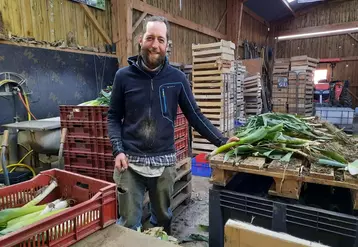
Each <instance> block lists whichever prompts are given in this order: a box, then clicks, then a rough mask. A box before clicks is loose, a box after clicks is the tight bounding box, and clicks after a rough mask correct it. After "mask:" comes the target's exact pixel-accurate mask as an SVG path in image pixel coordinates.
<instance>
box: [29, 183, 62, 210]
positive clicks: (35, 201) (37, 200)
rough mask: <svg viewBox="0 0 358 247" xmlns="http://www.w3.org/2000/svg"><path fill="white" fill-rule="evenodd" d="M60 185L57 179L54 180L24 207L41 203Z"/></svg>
mask: <svg viewBox="0 0 358 247" xmlns="http://www.w3.org/2000/svg"><path fill="white" fill-rule="evenodd" d="M57 186H58V184H57V182H56V180H52V182H51V184H50V185H49V186H48V187H47V188H46V189H45V190H44V191H43V192H42V193H41V194H39V195H38V196H36V197H35V198H34V199H33V200H31V201H30V202H28V203H26V204H25V205H24V206H23V207H31V206H35V205H37V204H39V203H40V202H41V201H42V200H43V199H44V198H45V197H46V196H48V195H49V194H50V193H51V192H52V191H53V190H54V189H55V188H56V187H57Z"/></svg>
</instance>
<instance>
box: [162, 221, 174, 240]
mask: <svg viewBox="0 0 358 247" xmlns="http://www.w3.org/2000/svg"><path fill="white" fill-rule="evenodd" d="M160 226H162V227H164V231H165V232H166V233H167V234H168V236H169V235H171V234H172V220H169V221H167V222H165V223H164V224H161V225H160Z"/></svg>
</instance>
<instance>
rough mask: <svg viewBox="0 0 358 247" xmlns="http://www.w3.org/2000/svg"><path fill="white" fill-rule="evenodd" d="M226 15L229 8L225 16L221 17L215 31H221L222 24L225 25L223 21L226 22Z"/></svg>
mask: <svg viewBox="0 0 358 247" xmlns="http://www.w3.org/2000/svg"><path fill="white" fill-rule="evenodd" d="M226 14H227V8H226V10H225V12H224V14H223V15H222V16H221V18H220V21H219V23H218V24H217V25H216V28H215V31H218V30H219V28H220V26H221V24H222V23H223V20H224V19H225V17H226Z"/></svg>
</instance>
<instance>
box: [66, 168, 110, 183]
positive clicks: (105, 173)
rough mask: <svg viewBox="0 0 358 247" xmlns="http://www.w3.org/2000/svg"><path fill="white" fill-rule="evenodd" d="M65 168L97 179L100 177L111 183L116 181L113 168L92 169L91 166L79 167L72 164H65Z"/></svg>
mask: <svg viewBox="0 0 358 247" xmlns="http://www.w3.org/2000/svg"><path fill="white" fill-rule="evenodd" d="M65 169H66V170H68V171H71V172H74V173H78V174H81V175H84V176H88V177H92V178H95V179H100V180H103V181H107V182H110V183H114V180H113V169H114V167H113V168H112V170H101V169H91V168H84V167H83V168H78V167H72V166H69V167H67V166H65Z"/></svg>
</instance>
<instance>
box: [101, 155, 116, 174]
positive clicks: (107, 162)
mask: <svg viewBox="0 0 358 247" xmlns="http://www.w3.org/2000/svg"><path fill="white" fill-rule="evenodd" d="M97 158H98V168H100V169H104V170H106V171H110V172H113V168H114V158H113V156H112V154H110V155H108V154H107V155H102V154H101V155H98V157H97Z"/></svg>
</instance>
